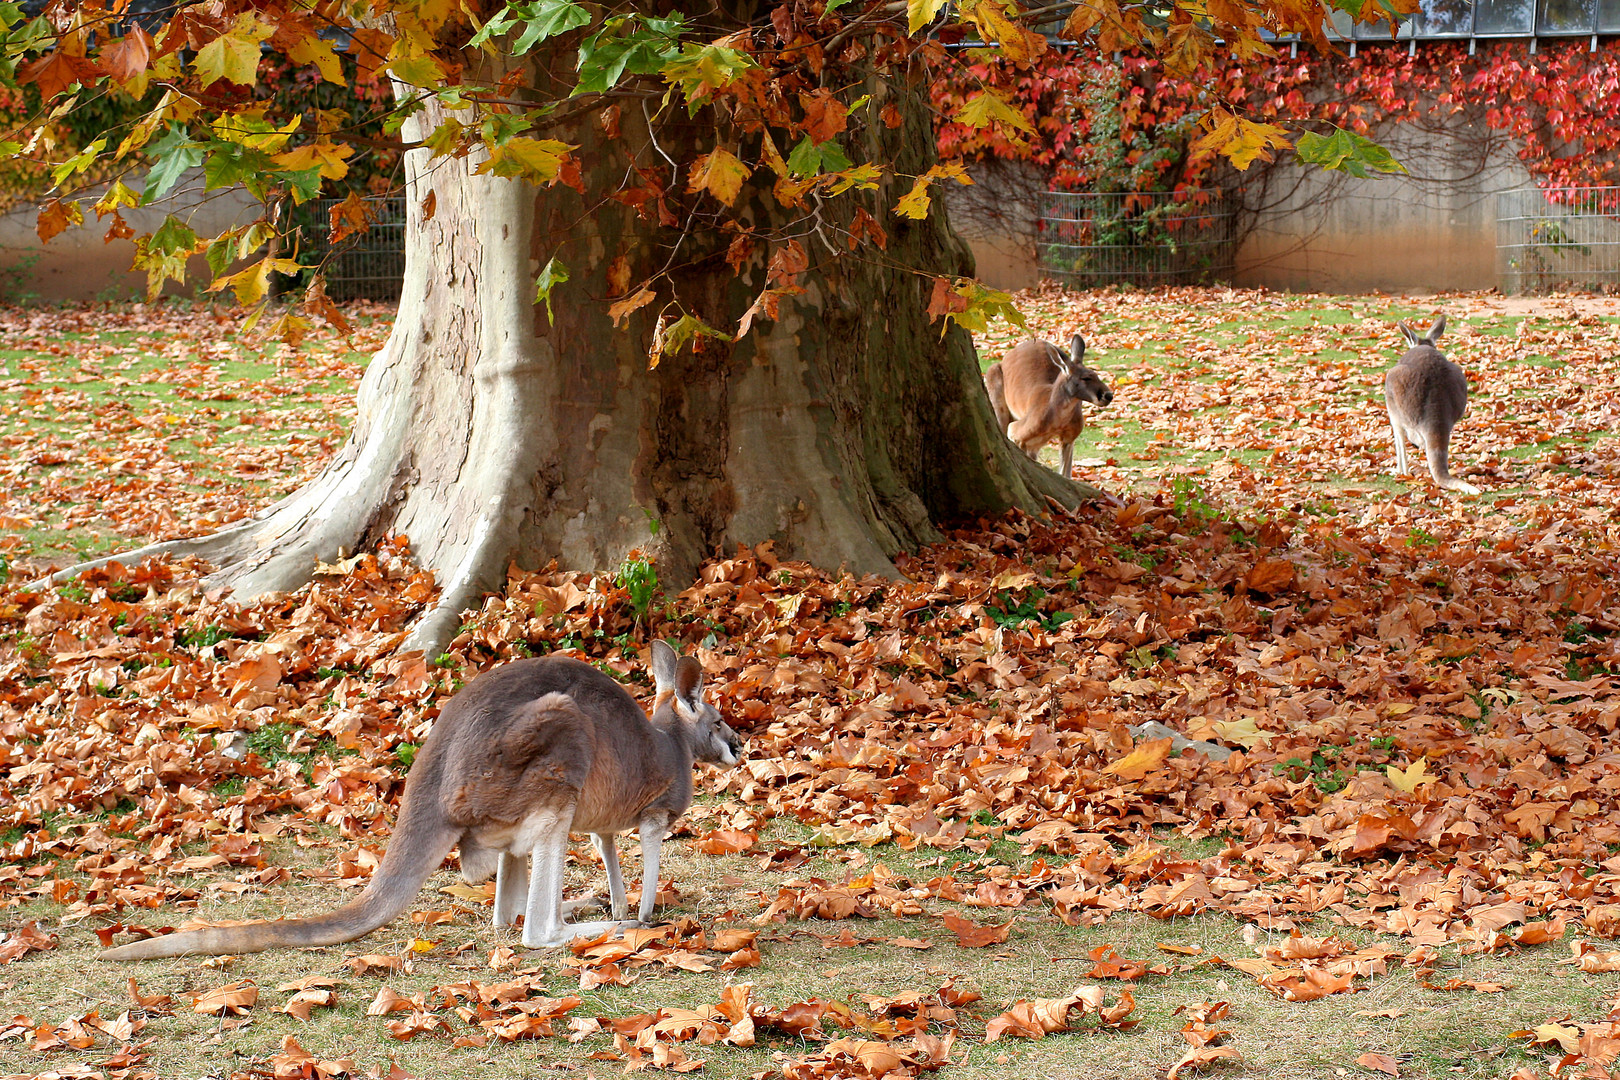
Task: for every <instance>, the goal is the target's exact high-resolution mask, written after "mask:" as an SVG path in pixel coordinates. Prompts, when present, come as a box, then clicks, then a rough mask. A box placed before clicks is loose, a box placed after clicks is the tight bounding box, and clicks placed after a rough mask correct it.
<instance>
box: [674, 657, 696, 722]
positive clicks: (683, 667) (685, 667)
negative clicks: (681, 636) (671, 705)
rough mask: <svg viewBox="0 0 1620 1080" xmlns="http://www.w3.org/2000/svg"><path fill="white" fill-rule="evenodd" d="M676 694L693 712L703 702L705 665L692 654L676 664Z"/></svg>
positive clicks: (694, 712) (688, 709)
mask: <svg viewBox="0 0 1620 1080" xmlns="http://www.w3.org/2000/svg"><path fill="white" fill-rule="evenodd" d="M675 696H676V697H677V698H678V699H680V701H681V703H682V704H684V705H685V706H686V708H687V711H688V712H691V713H693V714H696V713H697V711H698V706H699V705H701V704H703V665H702V664H699V663H698V662H697V661H696V660H694V659H692V658H691V657H690V656H683V657H681V658H680V660H678V661H677V662H676V664H675Z"/></svg>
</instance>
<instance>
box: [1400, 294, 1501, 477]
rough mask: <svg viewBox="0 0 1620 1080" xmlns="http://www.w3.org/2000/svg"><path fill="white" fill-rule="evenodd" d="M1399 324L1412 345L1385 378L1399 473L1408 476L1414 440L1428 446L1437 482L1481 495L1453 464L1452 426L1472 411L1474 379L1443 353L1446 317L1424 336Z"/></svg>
mask: <svg viewBox="0 0 1620 1080" xmlns="http://www.w3.org/2000/svg"><path fill="white" fill-rule="evenodd" d="M1398 325H1399V326H1400V328H1401V336H1402V337H1403V338H1405V339H1406V343H1407V344H1408V345H1409V346H1411V348H1409V349H1407V350H1406V354H1405V355H1404V356H1402V357H1401V358H1400V360H1399V362H1397V363H1396V365H1395V366H1394V367H1393V368H1391V369H1390V370H1389V374H1387V375H1385V376H1384V405H1385V407H1386V408H1388V410H1389V426H1390V428H1391V429H1392V430H1393V431H1394V432H1395V472H1396V474H1397V475H1399V476H1405V475H1406V444H1407V443H1408V442H1410V443H1413V444H1415V445H1417V446H1421V447H1423V454H1424V456H1425V457H1426V458H1427V459H1428V462H1429V475H1430V476H1432V477H1434V482H1435V483H1437V484H1439V485H1440V486H1441V487H1443V488H1445V489H1447V490H1448V491H1461V492H1463V493H1464V494H1467V495H1478V494H1479V488H1477V487H1475V486H1474V485H1473V484H1470V483H1466V482H1465V481H1462V480H1459V479H1457V478H1456V477H1455V476H1452V475H1451V469H1450V467H1449V466H1448V464H1447V455H1448V452H1449V450H1450V446H1451V429H1452V428H1453V427H1455V426H1456V425H1457V421H1458V420H1461V419H1462V418H1463V417H1464V416H1467V415H1468V377H1467V376H1466V375H1464V374H1463V370H1462V368H1460V367H1458V366H1457V365H1456V364H1453V363H1452V362H1451V361H1450V360H1447V359H1446V354H1445V353H1443V352H1441V351H1440V346H1439V344H1438V342H1439V341H1440V335H1441V334H1443V333H1445V332H1446V317H1445V316H1444V315H1441V316H1440V317H1438V318H1437V319H1435V320H1434V323H1433V325H1431V326H1430V327H1429V332H1428V333H1427V334H1424V335H1423V336H1422V337H1418V335H1417V331H1415V330H1413V329H1412V328H1411V327H1410V326H1407V325H1406V324H1405V323H1404V322H1403V323H1399V324H1398Z"/></svg>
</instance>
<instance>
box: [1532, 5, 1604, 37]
mask: <svg viewBox="0 0 1620 1080" xmlns="http://www.w3.org/2000/svg"><path fill="white" fill-rule="evenodd" d="M1539 6H1540V8H1541V10H1540V11H1539V12H1538V13H1537V17H1536V32H1537V33H1541V34H1590V33H1591V32H1592V31H1593V30H1594V29H1595V20H1596V18H1597V0H1541V3H1540V5H1539Z"/></svg>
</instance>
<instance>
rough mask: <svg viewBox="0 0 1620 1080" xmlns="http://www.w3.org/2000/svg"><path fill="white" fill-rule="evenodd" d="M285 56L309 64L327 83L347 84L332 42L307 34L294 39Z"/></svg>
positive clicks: (299, 62)
mask: <svg viewBox="0 0 1620 1080" xmlns="http://www.w3.org/2000/svg"><path fill="white" fill-rule="evenodd" d="M287 57H288V59H290V60H291V61H292V62H293V63H295V64H309V65H310V66H312V67H313V68H314V69H315V70H316V71H318V72H320V73H321V78H323V79H325V80H326V81H327V82H329V83H335V84H337V85H338V86H348V85H349V84H348V81H347V80H345V79H344V78H343V68H342V66H341V65H340V64H339V63H338V56H337V53H336V52H335V51H334V50H333V49H332V43H331V42H329V41H326V40H324V39H322V38H318V37H316V36H315V35H314V34H308V35H306V36H304V37H301V38H299V39H297V40H296V41H294V42H293V43H292V45H291V47H289V48H288V49H287Z"/></svg>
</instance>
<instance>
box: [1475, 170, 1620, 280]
mask: <svg viewBox="0 0 1620 1080" xmlns="http://www.w3.org/2000/svg"><path fill="white" fill-rule="evenodd" d="M1496 272H1497V280H1498V281H1499V282H1500V283H1501V287H1502V291H1503V292H1506V293H1544V292H1551V291H1552V290H1554V289H1570V288H1575V289H1590V290H1594V291H1596V290H1603V291H1612V290H1614V289H1615V288H1617V287H1620V187H1560V188H1516V189H1514V190H1512V191H1500V192H1497V195H1496Z"/></svg>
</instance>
